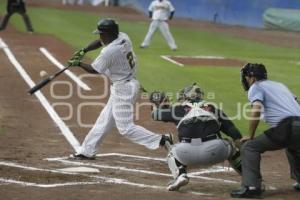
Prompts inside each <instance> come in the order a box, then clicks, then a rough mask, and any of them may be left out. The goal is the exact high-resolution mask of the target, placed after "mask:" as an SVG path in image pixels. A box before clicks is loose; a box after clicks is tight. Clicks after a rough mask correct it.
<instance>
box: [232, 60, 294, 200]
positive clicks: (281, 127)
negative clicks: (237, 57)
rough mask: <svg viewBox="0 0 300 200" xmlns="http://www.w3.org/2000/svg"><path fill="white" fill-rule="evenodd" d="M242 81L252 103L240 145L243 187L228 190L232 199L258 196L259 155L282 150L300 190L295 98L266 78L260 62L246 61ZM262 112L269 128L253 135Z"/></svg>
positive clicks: (259, 180)
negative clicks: (245, 131)
mask: <svg viewBox="0 0 300 200" xmlns="http://www.w3.org/2000/svg"><path fill="white" fill-rule="evenodd" d="M241 81H242V85H243V87H244V89H245V90H246V91H248V99H249V101H250V103H251V105H252V107H251V116H250V117H251V118H250V119H249V137H247V138H243V139H245V140H247V141H246V142H245V144H244V145H243V146H242V149H241V155H242V186H241V188H240V189H238V190H234V191H232V192H231V196H232V197H233V198H259V197H261V195H262V189H261V188H262V186H261V182H262V176H261V172H260V160H261V154H262V153H264V152H266V151H275V150H279V149H285V150H286V155H287V158H288V161H289V164H290V173H291V178H292V179H295V180H296V181H297V182H296V183H295V184H294V189H295V190H300V106H299V101H297V98H296V97H295V96H294V95H293V94H292V93H291V92H290V91H289V89H288V88H287V87H286V86H285V85H283V84H282V83H279V82H275V81H270V80H267V71H266V68H265V66H264V65H263V64H251V63H248V64H246V65H245V66H244V67H243V68H242V69H241ZM261 114H263V117H264V120H265V121H266V122H267V124H268V125H270V127H271V128H269V129H268V130H266V131H264V133H263V134H261V135H259V136H257V137H254V136H255V131H256V129H257V127H258V124H259V122H260V116H261Z"/></svg>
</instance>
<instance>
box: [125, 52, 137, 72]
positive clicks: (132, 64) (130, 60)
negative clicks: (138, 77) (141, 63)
mask: <svg viewBox="0 0 300 200" xmlns="http://www.w3.org/2000/svg"><path fill="white" fill-rule="evenodd" d="M126 57H127V60H128V63H129V65H130V67H131V69H132V68H134V66H135V62H134V58H133V54H132V52H129V53H128V54H127V55H126Z"/></svg>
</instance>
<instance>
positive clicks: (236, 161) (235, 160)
mask: <svg viewBox="0 0 300 200" xmlns="http://www.w3.org/2000/svg"><path fill="white" fill-rule="evenodd" d="M228 162H229V164H230V166H231V167H232V168H233V169H234V170H235V171H236V172H237V173H238V174H240V175H241V174H242V159H241V153H240V151H239V150H236V151H235V153H234V154H233V155H232V156H231V157H230V158H228Z"/></svg>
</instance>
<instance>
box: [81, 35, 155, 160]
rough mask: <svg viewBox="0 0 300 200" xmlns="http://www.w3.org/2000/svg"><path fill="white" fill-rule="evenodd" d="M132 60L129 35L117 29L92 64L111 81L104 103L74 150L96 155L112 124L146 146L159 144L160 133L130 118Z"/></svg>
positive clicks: (133, 96)
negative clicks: (116, 33)
mask: <svg viewBox="0 0 300 200" xmlns="http://www.w3.org/2000/svg"><path fill="white" fill-rule="evenodd" d="M135 61H136V59H135V55H134V53H133V49H132V44H131V41H130V39H129V37H128V36H127V35H126V34H125V33H119V36H118V38H117V39H115V40H114V41H112V42H111V43H110V44H108V45H107V46H105V47H104V48H103V49H102V51H101V53H100V55H99V56H98V57H97V58H96V60H95V61H94V62H93V63H92V67H93V68H94V69H95V70H96V71H98V72H99V73H102V74H105V75H106V76H108V77H109V79H110V80H111V82H112V83H113V84H112V85H111V86H110V97H109V99H108V102H107V104H106V105H105V107H104V108H103V109H102V111H101V113H100V115H99V117H98V119H97V121H96V123H95V125H94V126H93V128H92V129H91V130H90V131H89V133H88V135H87V136H86V137H85V139H84V141H83V143H82V145H81V148H80V150H79V151H78V152H77V153H79V154H83V155H85V156H93V155H95V154H96V152H97V146H98V144H100V143H101V141H102V140H103V138H104V136H105V135H106V134H108V133H109V132H110V131H111V129H112V128H113V127H117V129H118V130H119V132H120V134H121V135H123V136H124V137H126V138H127V139H129V140H131V141H132V142H134V143H137V144H140V145H144V146H145V147H147V148H149V149H157V148H158V147H159V143H160V140H161V135H160V134H155V133H153V132H151V131H149V130H147V129H145V128H143V127H141V126H138V125H135V124H134V121H133V116H134V115H133V110H134V109H133V108H134V104H135V101H136V98H137V96H138V94H139V88H140V84H139V82H138V81H137V80H136V79H135V78H134V76H135V69H136V62H135Z"/></svg>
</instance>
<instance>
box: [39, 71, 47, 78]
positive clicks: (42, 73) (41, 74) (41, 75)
mask: <svg viewBox="0 0 300 200" xmlns="http://www.w3.org/2000/svg"><path fill="white" fill-rule="evenodd" d="M47 75H48V73H47V72H46V71H44V70H42V71H40V77H44V76H47Z"/></svg>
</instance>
